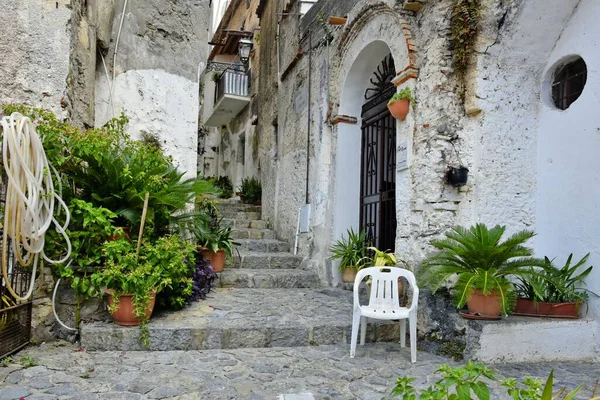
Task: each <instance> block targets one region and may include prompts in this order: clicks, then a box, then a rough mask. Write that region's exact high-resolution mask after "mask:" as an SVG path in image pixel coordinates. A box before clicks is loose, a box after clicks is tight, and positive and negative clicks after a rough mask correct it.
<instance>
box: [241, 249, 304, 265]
mask: <svg viewBox="0 0 600 400" xmlns="http://www.w3.org/2000/svg"><path fill="white" fill-rule="evenodd" d="M303 258H304V257H302V256H295V255H293V254H291V253H261V252H254V251H245V250H239V251H235V252H234V257H233V265H231V266H230V268H248V269H269V268H270V269H293V268H298V267H300V264H301V263H302V260H303Z"/></svg>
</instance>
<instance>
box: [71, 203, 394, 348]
mask: <svg viewBox="0 0 600 400" xmlns="http://www.w3.org/2000/svg"><path fill="white" fill-rule="evenodd" d="M221 212H222V215H223V223H225V224H228V225H230V226H232V227H233V232H232V236H233V237H234V238H235V240H236V242H238V243H239V244H240V245H239V246H238V247H237V250H236V251H235V254H234V257H233V261H232V263H231V265H227V266H226V267H225V270H224V271H223V272H222V273H220V274H219V283H218V286H219V288H218V289H216V290H215V291H214V292H212V293H211V294H210V295H209V297H208V298H207V299H206V300H203V301H200V302H198V303H194V304H192V305H190V306H188V307H186V308H184V309H183V310H181V311H178V312H168V313H155V315H153V316H152V319H151V321H150V323H149V324H148V329H149V333H150V343H151V344H150V348H149V349H150V350H201V349H231V348H240V347H296V346H309V345H320V344H346V343H349V342H350V334H351V325H352V302H353V299H352V292H351V291H348V290H342V289H332V288H326V287H323V285H322V284H321V282H320V281H319V278H318V275H317V274H316V273H315V272H314V271H308V270H304V269H303V268H302V261H303V257H302V256H299V255H294V254H293V253H291V252H290V246H289V244H288V243H286V242H283V241H280V240H277V239H276V235H275V233H274V232H273V231H272V230H270V229H269V227H268V224H267V223H266V222H265V221H262V220H261V219H260V217H261V209H260V206H251V205H244V204H241V203H240V202H239V201H233V200H227V201H223V202H222V203H221ZM398 339H399V325H398V324H397V323H389V322H382V323H378V324H375V325H373V324H370V325H369V328H368V330H367V340H368V341H371V342H372V341H398ZM81 345H82V347H83V348H85V349H87V350H121V351H131V350H148V349H147V348H144V347H143V346H142V345H141V343H140V341H139V329H136V328H127V327H120V326H117V325H114V324H112V323H106V322H92V323H87V324H83V326H82V329H81Z"/></svg>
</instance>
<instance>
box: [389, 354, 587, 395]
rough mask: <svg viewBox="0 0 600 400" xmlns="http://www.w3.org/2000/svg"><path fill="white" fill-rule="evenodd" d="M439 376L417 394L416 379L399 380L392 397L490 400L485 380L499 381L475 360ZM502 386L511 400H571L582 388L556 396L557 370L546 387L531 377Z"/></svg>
mask: <svg viewBox="0 0 600 400" xmlns="http://www.w3.org/2000/svg"><path fill="white" fill-rule="evenodd" d="M436 373H438V374H440V375H441V378H440V379H439V380H437V381H436V382H435V383H434V384H433V385H431V386H429V387H428V388H427V389H423V390H421V391H417V390H416V389H415V388H414V387H413V385H412V383H413V382H414V381H415V380H416V378H412V377H409V376H403V377H399V378H397V380H396V386H395V387H394V388H393V389H392V396H402V399H403V400H416V399H417V398H418V399H421V400H471V399H475V398H477V399H479V400H490V398H491V397H490V388H489V386H488V384H487V382H486V381H485V380H487V381H492V382H497V381H498V379H497V378H496V374H495V372H494V371H493V370H491V369H490V368H488V367H486V366H485V365H483V364H480V363H474V362H473V361H469V362H468V363H467V364H466V365H465V366H459V367H450V366H448V365H447V364H444V365H441V366H440V367H439V368H438V369H437V370H436ZM484 379H485V380H484ZM501 384H502V386H503V387H505V388H506V390H507V393H508V395H509V397H510V398H512V399H514V400H559V399H562V400H571V399H573V398H574V397H575V395H576V394H577V392H579V390H580V389H581V387H582V386H581V385H580V386H578V387H577V388H575V389H574V390H573V391H571V392H567V389H566V387H564V388H562V389H559V390H558V391H556V393H554V370H552V371H551V372H550V375H549V376H548V379H546V383H545V384H543V382H542V380H541V379H533V378H530V377H525V378H524V379H523V381H522V382H518V381H517V380H516V379H514V378H510V379H504V380H502V381H501ZM542 384H543V390H542ZM595 392H596V390H594V393H593V394H592V397H593V398H592V399H590V400H597V399H598V397H595V396H596V394H595ZM417 396H418V397H417Z"/></svg>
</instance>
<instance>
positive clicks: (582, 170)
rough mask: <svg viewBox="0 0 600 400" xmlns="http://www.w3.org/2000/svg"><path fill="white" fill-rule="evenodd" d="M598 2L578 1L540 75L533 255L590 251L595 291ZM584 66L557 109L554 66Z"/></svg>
mask: <svg viewBox="0 0 600 400" xmlns="http://www.w3.org/2000/svg"><path fill="white" fill-rule="evenodd" d="M598 20H600V7H598V3H597V1H596V0H582V1H581V2H580V3H579V5H578V7H577V9H576V10H575V12H574V13H573V15H572V17H571V19H570V20H569V22H568V24H567V25H566V26H565V27H564V30H563V32H562V35H561V37H560V39H559V40H558V41H557V43H556V46H555V47H554V50H553V51H552V53H551V55H550V57H549V59H548V64H547V67H546V70H545V72H544V74H543V77H544V81H543V83H542V93H541V100H540V101H541V103H542V105H541V110H540V123H539V129H538V156H537V170H538V185H537V199H536V200H537V202H536V204H537V207H536V220H537V233H538V236H537V238H536V251H537V253H538V255H540V256H542V255H546V256H548V257H550V258H554V257H556V262H557V265H559V266H561V265H562V263H564V261H565V260H566V258H567V257H568V255H569V254H570V253H574V259H576V260H579V259H580V258H581V257H582V256H583V255H585V254H586V253H588V252H590V253H591V254H590V259H589V262H588V265H593V266H594V270H593V271H592V273H591V275H590V276H589V277H588V280H587V287H588V289H590V290H592V291H594V292H596V293H598V294H600V155H599V153H600V112H599V110H600V26H599V25H598ZM576 55H578V56H580V57H582V58H583V60H584V61H585V63H586V65H587V83H586V85H585V87H584V90H583V92H582V94H581V96H580V97H579V98H578V99H577V100H576V101H575V102H574V103H573V104H571V106H570V107H569V108H568V109H566V110H564V111H562V110H559V109H557V108H556V107H555V106H554V104H553V103H552V101H551V93H550V85H551V83H552V78H553V73H554V71H555V69H556V67H557V66H559V65H561V64H564V62H565V61H568V60H569V59H572V57H574V56H576ZM590 315H591V316H594V317H599V316H600V299H598V298H597V297H596V296H594V295H590Z"/></svg>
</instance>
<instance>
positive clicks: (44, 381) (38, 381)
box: [29, 378, 54, 389]
mask: <svg viewBox="0 0 600 400" xmlns="http://www.w3.org/2000/svg"><path fill="white" fill-rule="evenodd" d="M29 386H30V387H32V388H34V389H47V388H49V387H52V386H54V384H53V383H52V382H50V379H48V378H32V379H30V380H29Z"/></svg>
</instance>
